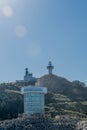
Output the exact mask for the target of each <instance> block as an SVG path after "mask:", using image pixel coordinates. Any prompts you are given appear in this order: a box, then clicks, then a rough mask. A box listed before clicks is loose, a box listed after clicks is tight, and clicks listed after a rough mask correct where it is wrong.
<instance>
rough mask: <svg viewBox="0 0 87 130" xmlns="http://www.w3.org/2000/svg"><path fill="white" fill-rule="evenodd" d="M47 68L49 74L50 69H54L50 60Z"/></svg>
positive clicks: (50, 72)
mask: <svg viewBox="0 0 87 130" xmlns="http://www.w3.org/2000/svg"><path fill="white" fill-rule="evenodd" d="M47 69H48V73H49V74H52V70H53V69H54V66H52V63H51V61H49V63H48V66H47Z"/></svg>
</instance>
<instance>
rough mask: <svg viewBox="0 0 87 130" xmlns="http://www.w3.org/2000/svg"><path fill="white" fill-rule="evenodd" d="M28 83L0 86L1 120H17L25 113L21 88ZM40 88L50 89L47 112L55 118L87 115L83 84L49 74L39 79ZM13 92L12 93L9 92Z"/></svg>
mask: <svg viewBox="0 0 87 130" xmlns="http://www.w3.org/2000/svg"><path fill="white" fill-rule="evenodd" d="M28 85H29V83H28V82H25V83H24V82H14V83H2V84H0V119H1V120H2V119H11V118H16V117H17V116H18V114H19V113H23V95H21V94H20V88H21V87H23V86H28ZM37 85H38V86H44V87H47V88H48V94H47V95H46V98H45V103H46V105H45V111H46V113H51V115H52V116H53V117H54V116H55V115H58V114H69V115H78V116H86V115H87V87H86V85H85V84H84V83H83V82H80V81H73V82H70V81H68V80H67V79H65V78H63V77H59V76H57V75H53V74H48V75H44V76H42V77H40V78H38V82H37ZM7 90H11V91H7Z"/></svg>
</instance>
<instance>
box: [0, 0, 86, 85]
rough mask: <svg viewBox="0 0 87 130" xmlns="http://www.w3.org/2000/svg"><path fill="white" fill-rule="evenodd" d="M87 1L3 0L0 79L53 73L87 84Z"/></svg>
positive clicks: (7, 79) (13, 79)
mask: <svg viewBox="0 0 87 130" xmlns="http://www.w3.org/2000/svg"><path fill="white" fill-rule="evenodd" d="M86 55H87V0H0V82H8V81H15V80H20V79H23V75H24V69H25V68H26V67H28V68H29V71H30V72H32V73H33V75H34V76H36V77H41V76H42V75H44V74H47V73H48V72H47V70H46V66H47V64H48V61H52V63H53V65H54V67H55V69H54V71H53V73H54V74H57V75H58V76H62V77H65V78H67V79H68V80H70V81H72V80H80V81H83V82H85V83H86V84H87V56H86Z"/></svg>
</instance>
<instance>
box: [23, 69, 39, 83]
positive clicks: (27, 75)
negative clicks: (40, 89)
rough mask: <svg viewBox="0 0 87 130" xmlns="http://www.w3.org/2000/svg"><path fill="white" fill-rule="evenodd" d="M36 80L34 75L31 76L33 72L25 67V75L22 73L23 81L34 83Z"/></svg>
mask: <svg viewBox="0 0 87 130" xmlns="http://www.w3.org/2000/svg"><path fill="white" fill-rule="evenodd" d="M36 80H37V79H36V78H35V77H33V74H32V73H29V72H28V68H26V69H25V75H24V81H27V82H32V83H35V82H36Z"/></svg>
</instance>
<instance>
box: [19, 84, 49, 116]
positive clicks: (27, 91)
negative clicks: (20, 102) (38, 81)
mask: <svg viewBox="0 0 87 130" xmlns="http://www.w3.org/2000/svg"><path fill="white" fill-rule="evenodd" d="M21 92H22V94H24V114H41V115H42V114H44V95H45V94H46V93H47V88H45V87H36V86H33V87H32V86H29V87H23V88H21Z"/></svg>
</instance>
